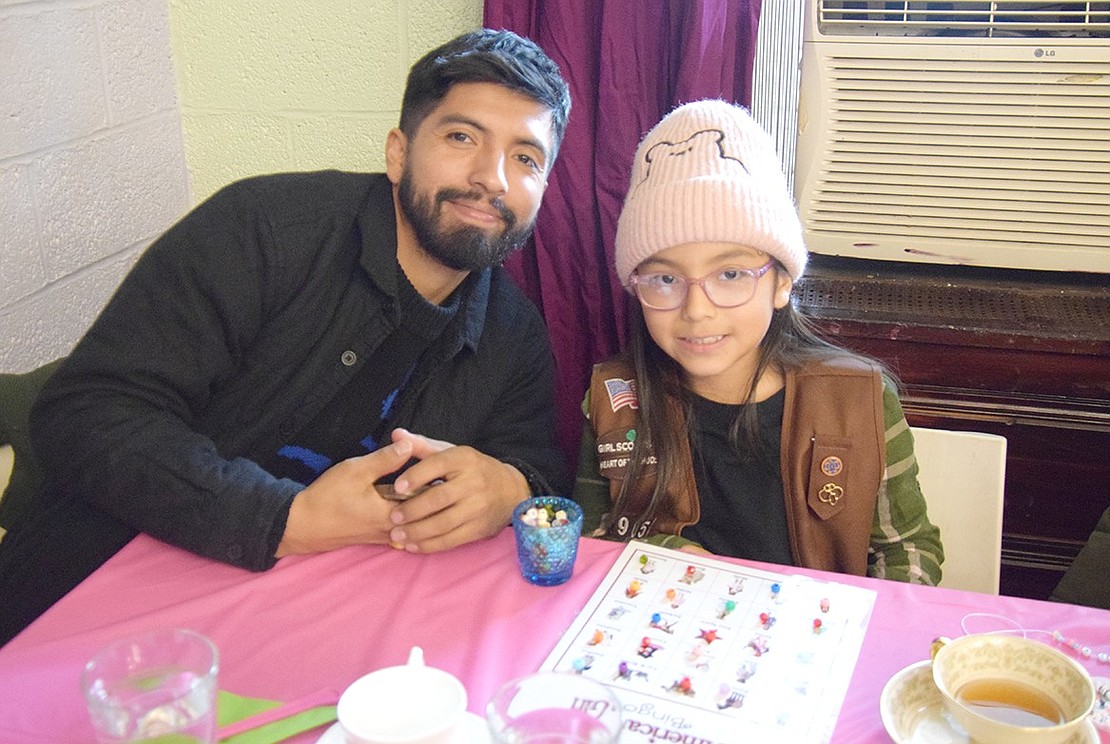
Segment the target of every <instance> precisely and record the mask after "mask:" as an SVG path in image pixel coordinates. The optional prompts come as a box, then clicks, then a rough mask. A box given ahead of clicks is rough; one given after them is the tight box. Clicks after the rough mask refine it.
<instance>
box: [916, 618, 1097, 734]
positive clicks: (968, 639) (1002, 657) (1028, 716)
mask: <svg viewBox="0 0 1110 744" xmlns="http://www.w3.org/2000/svg"><path fill="white" fill-rule="evenodd" d="M933 681H934V682H935V683H936V686H937V689H939V690H940V693H941V696H942V698H943V699H944V705H945V707H946V708H947V710H948V712H949V713H950V715H951V716H952V718H953V720H955V722H956V723H957V724H959V725H960V726H961V727H962V728H963V729H964V730H965V731H966V732H967V733H968V735H969V736H971V738H972V739H974V740H975V741H976V742H981V744H1060V742H1064V741H1066V740H1067V739H1068V738H1070V737H1071V736H1072V735H1073V734H1074V733H1075V732H1076V730H1077V729H1078V728H1079V727H1080V726H1082V725H1084V722H1085V719H1086V718H1087V716H1088V715H1089V714H1090V712H1091V709H1092V708H1093V707H1094V704H1095V686H1094V684H1093V682H1092V681H1091V677H1090V675H1089V674H1088V673H1087V670H1085V669H1084V668H1083V667H1082V666H1080V665H1079V664H1078V663H1077V662H1076V661H1075V660H1074V659H1071V658H1070V657H1068V656H1067V655H1066V654H1063V653H1061V652H1060V651H1058V650H1057V649H1054V648H1052V647H1051V646H1048V645H1046V644H1044V643H1039V642H1037V641H1033V640H1029V639H1027V638H1019V637H1016V636H1007V635H1001V634H981V635H968V636H964V637H962V638H957V639H955V640H948V639H939V640H938V642H937V643H936V644H934V648H933Z"/></svg>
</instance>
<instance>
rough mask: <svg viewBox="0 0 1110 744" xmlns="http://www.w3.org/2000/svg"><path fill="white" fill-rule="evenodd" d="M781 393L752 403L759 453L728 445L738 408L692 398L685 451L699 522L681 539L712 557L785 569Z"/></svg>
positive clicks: (787, 542)
mask: <svg viewBox="0 0 1110 744" xmlns="http://www.w3.org/2000/svg"><path fill="white" fill-rule="evenodd" d="M785 400H786V392H785V390H780V391H779V392H778V393H776V394H775V395H772V396H771V397H770V398H768V399H767V400H765V401H762V402H760V403H753V404H751V405H754V406H756V412H757V415H758V419H759V437H760V441H761V442H762V444H763V451H762V452H760V453H758V454H757V453H753V452H750V451H749V448H748V446H747V445H746V444H744V443H743V442H741V445H740V447H741V449H740V450H738V449H737V448H736V447H735V446H733V444H732V443H731V442H730V441H729V430H730V429H731V427H732V423H733V421H735V420H736V417H737V416H738V415H739V414H740V413H741V411H742V408H743V406H740V405H729V404H724V403H715V402H713V401H710V400H706V399H705V398H701V397H698V396H693V423H694V425H693V433H692V435H691V441H690V448H691V451H692V452H693V459H694V477H695V479H696V481H697V486H698V496H699V498H700V501H701V519H700V520H699V521H698V523H697V524H695V525H691V526H690V527H687V528H685V529H684V530H682V536H683V537H685V538H687V539H689V540H694V541H696V542H698V543H699V544H701V546H702V547H704V548H705V549H706V550H708V551H710V552H712V553H716V554H718V555H729V556H734V557H736V558H748V559H751V560H757V561H766V562H769V563H778V564H783V565H791V564H792V563H793V562H794V561H793V558H792V556H791V554H790V539H789V535H788V533H787V528H786V503H785V501H784V500H783V495H782V475H781V469H780V465H779V459H780V455H779V453H780V440H781V437H782V410H783V403H784V401H785Z"/></svg>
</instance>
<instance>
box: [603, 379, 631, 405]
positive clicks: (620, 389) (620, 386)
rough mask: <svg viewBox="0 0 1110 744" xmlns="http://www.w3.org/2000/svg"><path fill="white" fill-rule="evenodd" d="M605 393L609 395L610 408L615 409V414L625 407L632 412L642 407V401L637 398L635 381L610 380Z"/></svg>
mask: <svg viewBox="0 0 1110 744" xmlns="http://www.w3.org/2000/svg"><path fill="white" fill-rule="evenodd" d="M605 391H606V392H607V393H609V406H610V407H611V408H612V409H613V413H616V412H617V411H619V410H620V409H622V408H624V407H625V406H628V407H629V408H631V409H632V410H636V409H637V408H639V407H640V401H639V400H638V399H637V398H636V381H635V380H622V379H620V378H611V379H608V380H606V381H605Z"/></svg>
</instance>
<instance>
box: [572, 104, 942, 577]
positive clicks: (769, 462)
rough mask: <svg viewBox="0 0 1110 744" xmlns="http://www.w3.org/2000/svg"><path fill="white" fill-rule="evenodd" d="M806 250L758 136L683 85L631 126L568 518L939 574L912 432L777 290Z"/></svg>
mask: <svg viewBox="0 0 1110 744" xmlns="http://www.w3.org/2000/svg"><path fill="white" fill-rule="evenodd" d="M806 255H807V254H806V248H805V245H804V243H803V240H802V229H801V225H800V223H799V220H798V215H797V212H796V210H795V208H794V203H793V200H792V199H791V196H790V193H789V191H788V190H787V187H786V180H785V178H784V177H783V173H782V168H781V165H780V163H779V160H778V156H777V155H776V153H775V149H774V145H773V144H772V142H771V139H770V138H769V137H768V136H767V134H766V133H765V132H764V131H763V130H762V129H760V128H759V126H758V125H757V124H756V123H755V122H754V121H753V120H752V119H751V117H750V116H749V115H748V113H747V112H746V111H745V110H744V109H742V108H738V107H736V106H734V105H731V104H729V103H725V102H723V101H700V102H697V103H689V104H686V105H684V106H681V107H679V108H678V109H676V110H674V111H673V112H672V113H670V114H669V115H668V116H666V117H665V118H664V119H663V120H662V121H661V122H660V123H659V124H658V125H656V127H655V128H654V129H652V131H651V132H649V133H648V135H647V136H646V137H645V138H644V140H643V142H641V143H640V146H639V148H638V149H637V151H636V161H635V163H634V164H633V168H632V179H631V186H630V189H629V192H628V196H627V198H626V200H625V203H624V208H623V210H622V212H621V216H620V220H619V223H618V226H617V238H616V270H617V274H618V276H619V277H620V280H621V283H622V284H624V285H625V287H626V288H627V289H628V291H629V292H631V293H633V294H634V295H635V296H636V298H637V299H638V302H636V303H633V305H632V308H631V328H630V341H629V347H628V348H627V349H626V351H625V352H624V353H623V354H622V355H620V356H618V357H617V358H615V359H611V360H609V361H606V362H603V363H602V364H599V365H597V366H596V367H595V368H594V370H593V376H592V379H591V383H590V390H589V393H588V395H587V398H586V401H585V403H584V404H583V409H584V411H585V412H586V415H587V417H588V422H587V426H586V428H585V434H584V436H583V443H582V449H581V453H580V460H579V467H578V479H577V483H576V486H575V492H574V497H575V499H576V500H577V501H578V502H579V503H580V504H581V505H582V506H583V508H584V510H585V512H586V525H585V527H586V529H587V531H592V533H593V534H594V535H597V536H606V537H610V538H613V539H617V540H629V539H633V538H636V539H648V540H649V541H651V542H654V543H656V544H662V545H666V546H669V547H680V548H684V549H687V550H706V551H708V552H711V553H718V554H723V555H730V556H736V557H742V558H750V559H755V560H761V561H769V562H773V563H780V564H793V565H800V566H808V567H810V568H819V569H825V570H831V571H840V572H845V573H853V574H861V575H862V574H865V573H866V574H867V575H870V576H875V577H880V578H888V579H898V580H901V581H910V582H916V583H924V584H935V583H936V582H937V581H939V580H940V575H941V571H940V564H941V561H942V560H943V552H942V549H941V544H940V536H939V531H938V530H937V528H936V527H935V526H933V525H932V524H931V523H930V522H929V520H928V517H927V516H926V509H925V500H924V498H923V497H922V495H921V490H920V488H919V487H918V484H917V463H916V461H915V459H914V456H913V440H912V437H911V434H910V431H909V428H908V426H907V424H906V420H905V417H904V415H903V413H902V408H901V404H900V402H899V400H898V395H897V392H896V390H895V386H894V383H893V382H892V381H891V380H890V379H889V378H888V377H887V376H886V375H885V374H884V370H883V369H882V367H880V365H878V364H877V363H876V362H874V361H872V360H869V359H866V358H863V357H860V356H858V355H856V354H853V353H851V352H849V351H847V350H845V349H841V348H839V347H836V346H832V345H830V344H828V343H826V342H824V341H822V340H821V339H819V338H818V337H817V336H816V335H815V334H814V333H813V331H812V330H811V329H810V326H809V325H808V323H807V322H806V321H805V319H804V318H803V317H802V316H801V315H800V314H799V313H798V311H797V310H796V309H795V308H794V306H793V304H792V302H791V289H792V287H793V283H794V281H796V280H797V279H798V277H800V276H801V274H802V271H803V270H804V268H805V264H806Z"/></svg>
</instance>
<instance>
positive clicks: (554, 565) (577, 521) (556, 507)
mask: <svg viewBox="0 0 1110 744" xmlns="http://www.w3.org/2000/svg"><path fill="white" fill-rule="evenodd" d="M545 507H546V508H548V509H549V511H550V512H551V513H552V514H554V513H555V512H559V511H565V512H566V515H567V520H568V521H567V523H566V524H556V525H553V526H550V527H546V526H536V525H530V524H525V523H524V521H523V517H524V515H525V513H526V512H527V511H528V510H529V509H534V508H539V509H543V508H545ZM513 532H514V533H515V534H516V555H517V558H518V559H519V561H520V573H521V575H522V576H523V577H524V579H525V580H526V581H528V582H530V583H532V584H537V585H539V586H555V585H556V584H562V583H563V582H565V581H566V580H567V579H569V578H570V575H571V573H572V572H573V571H574V560H575V558H577V557H578V538H579V537H580V536H581V535H582V508H581V507H580V506H578V504H576V503H575V502H573V501H571V500H570V499H567V498H563V497H561V496H536V497H534V498H530V499H527V500H525V501H522V502H520V503H519V504H517V507H516V509H514V510H513Z"/></svg>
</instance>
